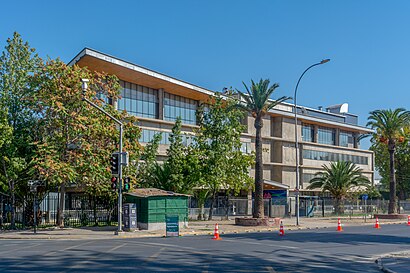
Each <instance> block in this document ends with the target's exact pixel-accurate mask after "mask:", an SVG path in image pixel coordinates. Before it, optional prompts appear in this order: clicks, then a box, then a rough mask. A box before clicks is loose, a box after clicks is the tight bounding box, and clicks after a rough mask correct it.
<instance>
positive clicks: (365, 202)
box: [362, 194, 369, 223]
mask: <svg viewBox="0 0 410 273" xmlns="http://www.w3.org/2000/svg"><path fill="white" fill-rule="evenodd" d="M368 198H369V196H368V195H367V194H363V195H362V200H364V222H365V223H366V220H367V199H368Z"/></svg>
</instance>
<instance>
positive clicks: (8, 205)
mask: <svg viewBox="0 0 410 273" xmlns="http://www.w3.org/2000/svg"><path fill="white" fill-rule="evenodd" d="M59 201H60V200H59V194H58V193H53V192H51V193H48V194H46V195H44V196H43V197H41V198H39V200H36V223H37V226H38V227H50V226H55V225H57V217H58V210H59V203H60V202H59ZM14 214H15V222H14V227H13V223H12V201H11V198H10V196H7V195H0V229H14V228H16V229H25V228H30V227H32V226H33V225H34V195H29V196H26V197H24V198H18V197H17V198H16V200H15V206H14ZM117 215H118V210H117V200H110V199H108V198H102V197H94V196H89V195H84V194H75V193H74V194H73V193H67V194H66V195H65V202H64V213H63V217H64V226H65V227H80V226H105V225H116V224H117V222H116V221H117Z"/></svg>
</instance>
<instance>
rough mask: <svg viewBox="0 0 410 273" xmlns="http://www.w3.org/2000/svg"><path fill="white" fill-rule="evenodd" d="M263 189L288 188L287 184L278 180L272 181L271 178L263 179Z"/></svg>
mask: <svg viewBox="0 0 410 273" xmlns="http://www.w3.org/2000/svg"><path fill="white" fill-rule="evenodd" d="M263 189H264V190H270V189H280V190H288V189H289V186H288V185H285V184H282V183H280V182H276V181H272V180H267V179H264V180H263Z"/></svg>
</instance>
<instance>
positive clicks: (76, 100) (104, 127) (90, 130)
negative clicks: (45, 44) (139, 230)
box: [33, 60, 140, 226]
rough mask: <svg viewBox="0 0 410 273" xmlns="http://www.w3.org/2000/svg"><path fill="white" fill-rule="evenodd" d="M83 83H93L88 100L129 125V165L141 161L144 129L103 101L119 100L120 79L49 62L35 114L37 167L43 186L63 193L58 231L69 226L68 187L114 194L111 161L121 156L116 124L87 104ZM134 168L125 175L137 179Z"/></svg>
mask: <svg viewBox="0 0 410 273" xmlns="http://www.w3.org/2000/svg"><path fill="white" fill-rule="evenodd" d="M83 78H87V79H89V80H90V86H91V88H89V90H88V91H87V92H86V94H85V96H86V97H87V98H88V99H89V100H92V101H94V102H95V103H96V104H98V105H100V106H101V107H103V108H104V109H105V110H106V111H107V112H109V113H110V114H111V115H113V116H114V117H116V118H117V119H119V120H122V121H123V122H124V123H125V124H124V150H125V151H128V152H129V157H130V161H131V162H132V161H137V160H138V158H139V150H140V146H139V143H138V138H139V134H140V129H139V128H138V127H137V126H136V118H135V117H132V116H129V115H128V114H127V113H126V112H125V111H123V112H118V111H116V110H115V109H114V107H113V106H112V105H110V104H108V103H104V101H102V100H100V99H99V97H101V96H102V97H106V98H110V99H113V100H116V99H118V96H119V92H118V90H119V87H120V86H119V82H118V79H117V78H116V77H115V76H108V75H106V74H102V73H98V72H91V71H89V70H87V69H86V68H80V67H78V66H76V65H75V66H67V65H66V64H64V63H63V62H61V61H59V60H50V61H48V62H47V63H46V65H45V67H44V68H43V69H42V71H41V73H39V74H38V75H36V80H37V82H38V86H39V87H38V93H37V95H36V110H37V115H38V116H39V117H40V120H39V128H40V132H41V136H42V138H41V139H40V140H39V141H38V142H37V143H36V145H37V155H36V158H35V159H34V160H33V163H34V166H35V170H36V171H37V172H38V173H39V174H40V176H41V178H42V179H43V180H45V181H47V182H48V183H49V184H51V185H55V186H58V187H59V190H60V204H59V210H58V225H59V226H63V225H64V221H63V220H64V217H63V210H64V199H65V198H64V196H65V192H66V187H67V186H70V187H71V186H73V185H74V186H80V187H83V188H84V189H85V190H86V192H89V193H90V194H92V195H93V196H98V195H104V194H110V193H111V191H110V170H109V158H110V156H111V153H113V152H114V151H118V145H117V144H118V140H119V133H118V130H117V128H116V124H115V123H114V122H112V121H111V120H110V119H109V118H108V117H106V116H105V115H103V114H101V113H100V112H99V111H98V110H97V109H95V108H93V107H92V106H90V105H89V104H87V103H85V102H84V101H82V88H81V79H83ZM96 93H99V94H96ZM131 168H136V166H132V165H131V166H130V167H129V168H127V169H125V170H124V174H125V175H127V172H130V173H133V172H134V173H135V170H133V171H132V170H130V169H131Z"/></svg>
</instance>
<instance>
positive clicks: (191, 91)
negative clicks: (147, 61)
mask: <svg viewBox="0 0 410 273" xmlns="http://www.w3.org/2000/svg"><path fill="white" fill-rule="evenodd" d="M74 64H76V65H78V66H81V67H87V68H88V69H90V70H92V71H99V72H105V73H108V74H113V75H116V76H117V77H118V78H119V79H121V80H124V81H127V82H131V83H135V84H139V85H143V86H149V87H151V88H154V89H164V90H166V91H167V92H169V93H172V94H175V95H180V96H184V97H187V98H191V99H195V100H201V101H208V100H209V96H213V95H214V94H215V92H213V91H210V90H207V89H205V88H202V87H199V86H196V85H193V84H190V83H187V82H184V81H181V80H178V79H175V78H172V77H170V76H167V75H165V74H161V73H158V72H155V71H153V70H150V69H147V68H145V67H142V66H138V65H135V64H132V63H129V62H126V61H123V60H120V59H118V58H115V57H112V56H109V55H107V54H103V53H101V52H98V51H95V50H92V49H89V48H84V49H83V50H82V51H81V52H80V53H78V54H77V56H75V57H74V58H73V59H72V60H71V61H70V62H69V63H68V65H74Z"/></svg>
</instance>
